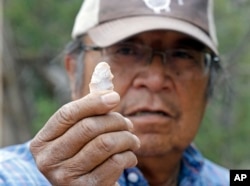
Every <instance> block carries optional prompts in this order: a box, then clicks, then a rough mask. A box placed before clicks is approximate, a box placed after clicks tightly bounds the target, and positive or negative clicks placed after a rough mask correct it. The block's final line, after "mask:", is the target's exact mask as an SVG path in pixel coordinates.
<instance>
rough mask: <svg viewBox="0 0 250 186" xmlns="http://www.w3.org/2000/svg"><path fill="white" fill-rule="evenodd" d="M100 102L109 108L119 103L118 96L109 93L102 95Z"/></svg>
mask: <svg viewBox="0 0 250 186" xmlns="http://www.w3.org/2000/svg"><path fill="white" fill-rule="evenodd" d="M101 98H102V101H103V102H104V103H105V104H106V105H109V106H113V105H116V104H117V103H118V102H119V101H120V96H119V94H118V93H116V92H110V93H107V94H104V95H102V97H101Z"/></svg>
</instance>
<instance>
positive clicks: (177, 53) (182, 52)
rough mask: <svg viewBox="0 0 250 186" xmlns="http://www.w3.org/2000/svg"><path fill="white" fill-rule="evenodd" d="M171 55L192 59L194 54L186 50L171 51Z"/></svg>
mask: <svg viewBox="0 0 250 186" xmlns="http://www.w3.org/2000/svg"><path fill="white" fill-rule="evenodd" d="M171 56H172V57H174V58H179V59H194V55H193V54H192V53H191V52H189V51H186V50H176V51H173V52H172V55H171Z"/></svg>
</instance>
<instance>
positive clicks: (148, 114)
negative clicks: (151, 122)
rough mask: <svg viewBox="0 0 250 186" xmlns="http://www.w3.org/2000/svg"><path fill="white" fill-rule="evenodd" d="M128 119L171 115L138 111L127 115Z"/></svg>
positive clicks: (162, 112) (163, 112)
mask: <svg viewBox="0 0 250 186" xmlns="http://www.w3.org/2000/svg"><path fill="white" fill-rule="evenodd" d="M126 116H128V117H140V116H161V117H170V115H169V114H168V113H167V112H165V111H150V110H138V111H135V112H132V113H129V114H127V115H126Z"/></svg>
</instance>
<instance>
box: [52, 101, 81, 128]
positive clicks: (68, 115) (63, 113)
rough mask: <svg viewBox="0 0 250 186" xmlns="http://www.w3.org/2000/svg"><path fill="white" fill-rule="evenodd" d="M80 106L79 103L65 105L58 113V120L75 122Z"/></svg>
mask: <svg viewBox="0 0 250 186" xmlns="http://www.w3.org/2000/svg"><path fill="white" fill-rule="evenodd" d="M78 110H79V108H78V106H77V104H75V105H74V106H73V105H72V104H70V103H68V104H65V105H63V106H62V107H61V108H60V109H59V110H58V114H57V115H56V119H57V121H59V122H60V123H73V122H75V115H76V113H77V112H78Z"/></svg>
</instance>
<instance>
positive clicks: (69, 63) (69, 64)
mask: <svg viewBox="0 0 250 186" xmlns="http://www.w3.org/2000/svg"><path fill="white" fill-rule="evenodd" d="M64 66H65V69H66V71H67V74H68V78H69V83H70V89H71V97H72V99H73V100H74V99H75V98H76V61H75V58H74V57H73V56H71V55H66V56H65V57H64Z"/></svg>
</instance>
